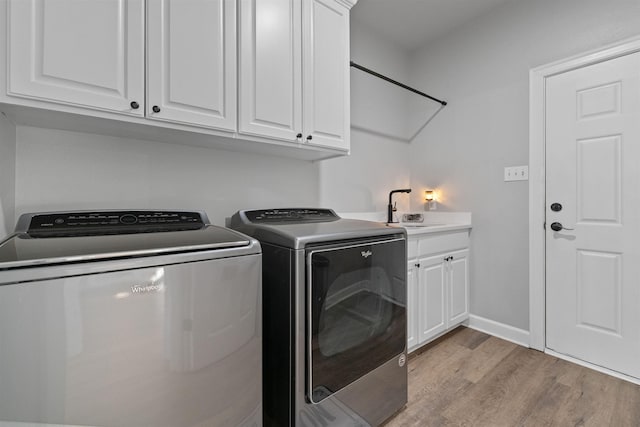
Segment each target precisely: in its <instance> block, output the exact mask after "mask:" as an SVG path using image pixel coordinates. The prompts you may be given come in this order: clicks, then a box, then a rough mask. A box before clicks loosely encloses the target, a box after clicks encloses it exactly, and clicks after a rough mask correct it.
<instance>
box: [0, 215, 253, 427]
mask: <svg viewBox="0 0 640 427" xmlns="http://www.w3.org/2000/svg"><path fill="white" fill-rule="evenodd" d="M260 275H261V251H260V245H259V243H258V242H257V241H256V240H254V239H252V238H249V237H247V236H245V235H243V234H241V233H238V232H236V231H233V230H229V229H226V228H221V227H216V226H212V225H210V224H209V222H208V219H207V217H206V215H205V214H203V213H199V212H183V211H91V212H54V213H43V214H26V215H23V216H21V217H20V220H19V221H18V225H17V227H16V233H15V234H13V235H12V236H10V237H9V238H7V239H6V240H5V241H3V242H1V244H0V425H2V426H9V425H10V426H14V425H16V426H20V425H24V424H23V423H27V425H34V424H36V425H37V424H44V425H82V426H89V425H99V426H154V427H155V426H171V427H176V426H180V427H189V426H201V425H207V426H261V425H262V398H261V388H262V352H261V346H262V324H261V290H260V289H261V286H260V285H261V278H260Z"/></svg>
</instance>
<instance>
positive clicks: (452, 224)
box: [338, 211, 471, 236]
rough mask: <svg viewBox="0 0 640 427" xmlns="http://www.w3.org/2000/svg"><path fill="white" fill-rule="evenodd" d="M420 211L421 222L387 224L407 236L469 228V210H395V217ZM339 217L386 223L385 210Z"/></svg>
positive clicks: (343, 213)
mask: <svg viewBox="0 0 640 427" xmlns="http://www.w3.org/2000/svg"><path fill="white" fill-rule="evenodd" d="M407 213H420V214H422V215H423V217H424V221H423V222H417V223H415V222H396V223H391V224H388V225H389V226H390V227H402V228H404V229H405V230H406V231H407V235H408V236H415V235H420V234H429V233H439V232H443V231H453V230H465V229H470V228H471V213H470V212H430V211H426V212H396V213H395V214H394V216H395V217H397V218H402V215H403V214H407ZM338 215H339V216H340V217H341V218H349V219H361V220H366V221H375V222H382V223H386V219H387V213H386V212H340V213H338Z"/></svg>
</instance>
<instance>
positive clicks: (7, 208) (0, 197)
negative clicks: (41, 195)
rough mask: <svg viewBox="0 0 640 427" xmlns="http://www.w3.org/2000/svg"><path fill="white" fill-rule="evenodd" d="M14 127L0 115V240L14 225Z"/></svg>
mask: <svg viewBox="0 0 640 427" xmlns="http://www.w3.org/2000/svg"><path fill="white" fill-rule="evenodd" d="M15 157H16V127H15V126H14V125H13V123H11V122H10V121H9V119H7V118H6V117H5V116H4V115H3V114H0V240H2V239H3V238H4V237H5V236H6V235H7V234H9V233H10V232H11V230H13V227H14V225H15V218H14V209H15Z"/></svg>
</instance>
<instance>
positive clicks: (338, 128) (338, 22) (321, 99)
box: [302, 0, 350, 149]
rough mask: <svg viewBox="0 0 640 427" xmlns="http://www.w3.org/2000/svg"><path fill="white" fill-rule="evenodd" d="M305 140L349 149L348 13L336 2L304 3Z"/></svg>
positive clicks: (316, 1)
mask: <svg viewBox="0 0 640 427" xmlns="http://www.w3.org/2000/svg"><path fill="white" fill-rule="evenodd" d="M302 14H303V58H302V59H303V75H302V76H303V85H304V86H303V87H304V105H303V112H304V117H303V120H304V127H305V130H304V138H305V140H306V142H308V143H310V144H314V145H321V146H325V147H331V148H340V149H349V134H350V115H349V113H350V112H349V96H350V95H349V9H348V8H347V7H345V6H344V5H343V4H342V3H339V2H338V1H336V0H305V1H303V10H302Z"/></svg>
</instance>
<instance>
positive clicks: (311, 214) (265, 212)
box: [245, 208, 340, 223]
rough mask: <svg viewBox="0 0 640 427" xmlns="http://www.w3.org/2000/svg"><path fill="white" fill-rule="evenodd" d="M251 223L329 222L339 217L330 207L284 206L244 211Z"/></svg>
mask: <svg viewBox="0 0 640 427" xmlns="http://www.w3.org/2000/svg"><path fill="white" fill-rule="evenodd" d="M245 214H246V216H247V219H248V220H249V221H250V222H253V223H279V222H282V223H289V222H329V221H336V220H338V219H340V217H339V216H338V215H337V214H336V213H335V212H334V211H333V210H331V209H309V208H284V209H261V210H255V211H245Z"/></svg>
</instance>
